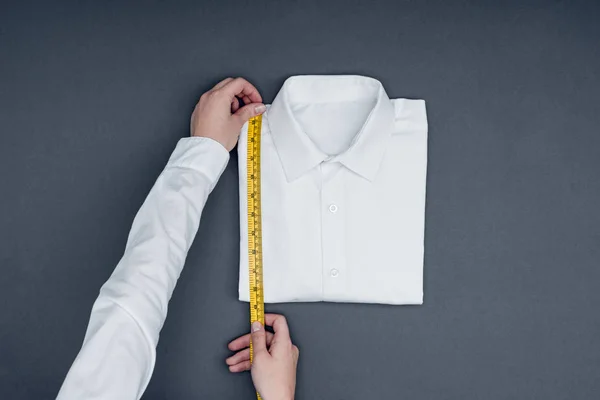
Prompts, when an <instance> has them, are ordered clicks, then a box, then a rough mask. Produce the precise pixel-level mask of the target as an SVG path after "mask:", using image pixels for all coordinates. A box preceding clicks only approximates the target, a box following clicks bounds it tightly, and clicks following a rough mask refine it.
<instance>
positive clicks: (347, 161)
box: [267, 75, 394, 182]
mask: <svg viewBox="0 0 600 400" xmlns="http://www.w3.org/2000/svg"><path fill="white" fill-rule="evenodd" d="M369 98H373V99H374V100H375V105H374V106H373V108H372V110H371V112H370V113H369V116H368V117H367V119H366V121H365V123H364V125H363V126H362V128H361V129H360V131H359V132H358V134H357V135H356V136H355V137H354V139H353V140H352V143H351V144H350V147H349V148H348V149H347V150H345V151H344V152H342V153H341V154H338V155H337V156H333V157H329V156H328V155H327V154H325V153H324V152H322V151H321V150H320V149H319V148H318V147H317V146H316V145H315V143H314V142H313V141H312V140H311V139H310V138H309V137H308V135H306V133H305V132H304V131H303V130H302V128H301V127H300V125H299V124H298V122H297V121H296V118H295V116H294V114H293V112H292V108H291V103H292V102H293V101H305V102H307V101H311V99H312V100H313V101H314V99H318V100H319V101H320V102H335V101H348V100H349V99H350V100H351V99H357V100H358V99H360V100H364V99H369ZM267 121H268V124H269V127H270V130H271V135H272V138H273V142H274V144H275V148H276V150H277V153H278V154H279V158H280V159H281V163H282V165H283V169H284V172H285V174H286V178H287V180H288V182H291V181H293V180H295V179H297V178H299V177H300V176H302V175H303V174H304V173H306V172H307V171H309V170H310V169H312V168H314V167H315V166H317V165H319V164H320V163H321V162H323V161H325V160H328V161H329V160H330V161H337V162H340V163H341V164H343V165H344V166H345V167H347V168H348V169H350V170H352V171H354V172H355V173H357V174H359V175H360V176H362V177H364V178H366V179H367V180H369V181H373V180H374V179H375V177H376V176H377V172H378V170H379V166H380V164H381V160H382V159H383V155H384V153H385V149H386V146H387V143H388V140H389V138H390V137H391V133H392V128H393V123H394V105H393V104H392V102H391V101H390V99H389V97H388V96H387V94H386V92H385V90H384V89H383V86H382V85H381V83H380V82H379V81H378V80H376V79H373V78H368V77H364V76H353V75H348V76H346V75H342V76H340V75H337V76H311V75H306V76H294V77H291V78H288V79H287V80H286V81H285V83H284V84H283V87H282V88H281V90H280V91H279V93H278V94H277V96H276V97H275V99H274V100H273V104H272V105H271V107H270V108H269V111H268V114H267Z"/></svg>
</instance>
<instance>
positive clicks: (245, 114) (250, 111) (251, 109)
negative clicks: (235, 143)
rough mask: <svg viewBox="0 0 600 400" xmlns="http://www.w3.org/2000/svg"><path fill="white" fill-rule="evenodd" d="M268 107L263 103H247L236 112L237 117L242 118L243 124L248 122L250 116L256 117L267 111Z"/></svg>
mask: <svg viewBox="0 0 600 400" xmlns="http://www.w3.org/2000/svg"><path fill="white" fill-rule="evenodd" d="M266 109H267V107H266V106H265V105H264V104H262V103H251V104H246V105H245V106H244V107H242V108H240V109H239V110H237V111H236V112H235V114H233V115H235V116H236V117H237V118H239V119H240V120H241V123H242V125H243V124H245V123H246V121H248V120H249V119H250V118H252V117H256V116H257V115H260V114H262V113H264V112H265V111H266Z"/></svg>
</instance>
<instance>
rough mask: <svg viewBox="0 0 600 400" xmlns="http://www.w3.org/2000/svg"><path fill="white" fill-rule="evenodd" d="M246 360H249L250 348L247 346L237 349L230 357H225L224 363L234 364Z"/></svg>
mask: <svg viewBox="0 0 600 400" xmlns="http://www.w3.org/2000/svg"><path fill="white" fill-rule="evenodd" d="M246 360H250V349H249V348H246V349H244V350H242V351H238V352H237V353H235V354H234V355H232V356H231V357H229V358H228V359H226V360H225V363H226V364H227V365H236V364H239V363H241V362H244V361H246Z"/></svg>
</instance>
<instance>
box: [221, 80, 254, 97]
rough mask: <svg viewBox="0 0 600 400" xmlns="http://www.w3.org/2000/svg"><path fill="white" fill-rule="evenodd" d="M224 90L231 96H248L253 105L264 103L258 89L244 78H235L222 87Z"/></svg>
mask: <svg viewBox="0 0 600 400" xmlns="http://www.w3.org/2000/svg"><path fill="white" fill-rule="evenodd" d="M222 90H223V91H224V92H225V93H227V94H228V95H229V96H231V97H233V96H238V97H240V96H248V98H249V99H250V102H251V103H262V97H260V93H258V89H256V88H255V87H254V85H252V84H251V83H250V82H248V81H247V80H245V79H244V78H235V79H234V80H232V81H229V82H227V83H226V84H225V86H223V87H222Z"/></svg>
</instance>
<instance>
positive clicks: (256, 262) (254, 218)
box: [246, 115, 265, 400]
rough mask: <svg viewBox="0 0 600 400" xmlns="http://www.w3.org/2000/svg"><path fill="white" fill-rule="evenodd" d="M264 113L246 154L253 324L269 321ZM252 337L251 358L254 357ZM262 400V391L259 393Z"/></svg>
mask: <svg viewBox="0 0 600 400" xmlns="http://www.w3.org/2000/svg"><path fill="white" fill-rule="evenodd" d="M261 129H262V115H259V116H257V117H253V118H251V119H250V121H248V151H247V154H246V166H247V168H246V169H247V174H248V176H247V189H248V273H249V275H248V276H249V277H250V279H249V281H250V324H252V323H253V322H254V321H259V322H260V323H261V324H263V326H264V325H265V300H264V299H265V297H264V293H265V292H264V286H263V259H262V221H261V201H260V192H261V190H260V134H261ZM253 353H254V350H253V348H252V341H250V362H251V363H252V360H253V357H254V354H253ZM256 397H257V398H258V400H261V398H260V395H259V394H258V393H256Z"/></svg>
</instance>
